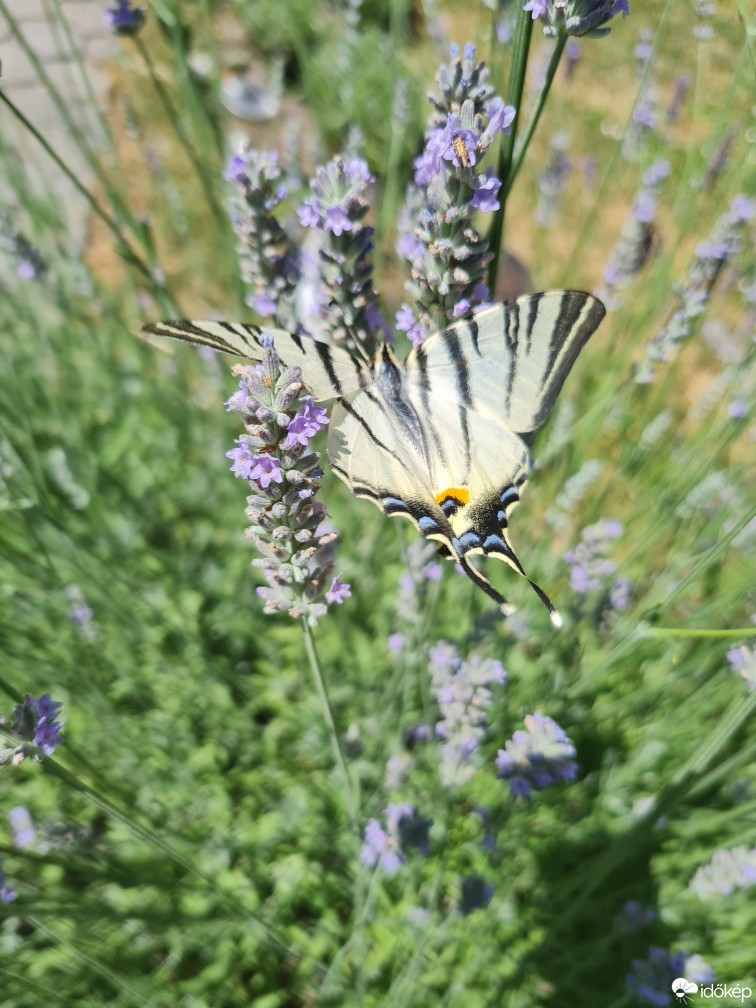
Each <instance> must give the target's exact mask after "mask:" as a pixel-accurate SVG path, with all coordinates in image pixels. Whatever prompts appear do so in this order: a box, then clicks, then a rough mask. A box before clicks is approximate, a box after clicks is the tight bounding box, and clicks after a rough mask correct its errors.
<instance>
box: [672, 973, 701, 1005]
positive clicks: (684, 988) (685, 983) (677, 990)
mask: <svg viewBox="0 0 756 1008" xmlns="http://www.w3.org/2000/svg"><path fill="white" fill-rule="evenodd" d="M672 993H673V994H674V995H675V997H676V998H678V999H679V1000H680V1001H683V1002H687V1000H688V994H697V993H698V984H697V983H695V982H694V981H693V980H686V979H685V977H678V978H677V980H673V981H672Z"/></svg>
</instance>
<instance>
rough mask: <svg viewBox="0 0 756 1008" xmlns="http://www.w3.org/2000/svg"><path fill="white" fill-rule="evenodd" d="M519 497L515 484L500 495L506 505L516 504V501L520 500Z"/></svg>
mask: <svg viewBox="0 0 756 1008" xmlns="http://www.w3.org/2000/svg"><path fill="white" fill-rule="evenodd" d="M519 499H520V495H519V494H518V493H517V491H516V490H515V488H514V487H513V486H510V487H507V488H506V489H505V490H502V492H501V495H500V496H499V500H500V501H501V503H502V504H503V505H504V507H507V506H508V505H509V504H514V502H515V501H518V500H519Z"/></svg>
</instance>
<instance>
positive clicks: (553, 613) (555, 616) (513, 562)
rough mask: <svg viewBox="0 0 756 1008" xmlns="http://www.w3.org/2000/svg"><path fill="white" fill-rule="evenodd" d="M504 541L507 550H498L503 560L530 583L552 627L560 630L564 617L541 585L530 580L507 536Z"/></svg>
mask: <svg viewBox="0 0 756 1008" xmlns="http://www.w3.org/2000/svg"><path fill="white" fill-rule="evenodd" d="M503 539H504V542H505V544H506V548H505V550H504V551H502V552H499V551H498V550H497V553H498V555H499V556H500V557H501V558H502V559H503V560H506V562H507V563H508V564H509V565H510V566H511V567H513V568H514V569H515V570H516V571H517V573H518V574H521V575H522V577H524V578H525V580H526V581H527V582H528V584H529V585H530V587H531V588H532V589H533V591H534V592H535V593H536V595H537V596H538V598H539V599H540V600H541V602H543V605H544V607H545V609H546V612H547V613H548V614H549V619H550V620H551V623H552V625H553V626H555V627H556V628H557V629H559V627H560V626H561V625H562V617H561V616H560V615H559V612H558V611H557V609H556V608H555V606H554V603H553V602H552V601H551V599H550V598H549V596H548V595H547V594H546V592H545V591H544V590H543V588H541V586H540V585H538V584H536V583H535V581H531V580H530V578H529V577H528V575H527V574H526V573H525V570H524V568H523V566H522V564H521V563H520V558H519V557H518V556H517V554H516V553H515V551H514V550H513V549H512V544H511V543H510V542H509V540H508V539H507V537H506V536H503Z"/></svg>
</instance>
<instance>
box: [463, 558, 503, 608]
mask: <svg viewBox="0 0 756 1008" xmlns="http://www.w3.org/2000/svg"><path fill="white" fill-rule="evenodd" d="M455 559H456V561H457V563H458V564H459V566H460V567H461V568H462V570H463V571H464V572H465V574H466V575H467V577H469V578H470V580H471V581H472V583H473V584H474V585H475V586H476V587H478V588H480V589H481V591H484V592H485V593H486V595H488V597H489V598H492V599H493V600H494V602H495V603H496V604H497V605H498V607H499V609H500V611H501V614H502V616H511V615H512V613H513V612H515V609H516V607H515V606H513V605H512V603H511V602H507V600H506V599H505V598H504V596H503V595H501V594H500V593H499V592H497V591H496V589H495V588H494V586H493V585H492V584H491V582H490V581H489V580H488V579H487V578H485V577H483V575H482V574H481V573H480V571H477V570H476V569H475V568H474V567H473V566H472V564H469V563H468V562H467V560H466V559H465V556H464V554H462V555H461V556H460V555H457V556H455Z"/></svg>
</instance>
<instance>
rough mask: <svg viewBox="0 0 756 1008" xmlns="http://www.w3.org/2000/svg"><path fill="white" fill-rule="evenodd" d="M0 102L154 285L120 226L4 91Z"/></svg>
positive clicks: (145, 267) (146, 267)
mask: <svg viewBox="0 0 756 1008" xmlns="http://www.w3.org/2000/svg"><path fill="white" fill-rule="evenodd" d="M0 101H3V102H4V103H5V105H7V106H8V108H9V109H10V110H11V112H12V113H13V115H14V116H15V117H16V118H17V119H18V120H19V122H20V123H21V124H22V126H23V127H24V128H25V129H27V130H28V131H29V132H30V133H31V135H32V136H33V137H34V139H35V140H36V141H37V142H38V143H39V144H41V146H42V147H43V148H44V150H45V152H46V153H47V154H48V155H49V156H50V157H51V158H52V159H53V161H54V162H55V163H56V165H57V166H58V167H59V168H60V170H61V171H62V172H63V174H64V175H65V176H66V178H67V179H68V180H69V181H70V182H71V183H72V184H73V185H74V186H75V188H76V190H77V192H79V193H81V195H82V196H83V197H84V198H85V199H86V201H87V203H88V204H89V205H90V207H91V208H92V211H93V212H94V213H95V214H96V215H97V216H98V217H99V218H100V220H101V221H102V222H103V223H104V224H105V225H106V227H107V228H108V230H109V231H111V232H112V234H113V235H114V236H115V238H116V239H117V241H118V244H119V248H120V249H121V251H122V253H123V256H124V258H125V259H126V260H127V261H128V262H130V263H131V264H132V265H133V266H136V268H137V269H138V270H139V271H140V273H142V274H143V275H144V276H146V277H147V278H148V279H149V281H150V282H151V283H154V277H153V275H152V273H151V271H150V268H149V266H148V265H147V263H146V262H145V261H144V260H143V259H142V258H141V256H140V255H139V254H138V253H137V252H135V251H134V250H133V249H132V248H131V246H130V245H129V243H128V241H127V239H126V237H125V236H124V234H123V232H122V231H121V228H120V226H119V225H118V223H117V222H116V220H115V219H114V218H113V217H111V216H110V214H109V213H108V212H107V210H104V209H103V208H102V207H101V206H100V204H99V203H98V202H97V200H96V199H95V198H94V196H92V194H91V193H90V192H89V190H88V189H87V188H86V186H84V185H82V184H81V182H80V181H79V179H78V178H77V177H76V175H75V174H74V172H73V171H72V170H71V169H70V168H69V167H68V165H67V164H66V163H65V161H64V160H63V159H62V158H61V157H60V155H59V154H58V153H57V151H55V150H53V148H52V147H51V146H50V144H49V143H48V142H47V140H46V139H45V138H44V137H43V136H42V134H41V133H40V132H39V130H38V129H37V128H36V126H34V125H33V124H32V123H31V122H30V121H29V120H28V119H27V118H26V116H25V115H24V113H23V112H22V111H21V110H20V109H19V108H18V107H17V106H16V104H15V103H14V102H13V101H11V99H10V98H9V97H8V96H7V95H6V94H5V92H4V91H2V90H0Z"/></svg>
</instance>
